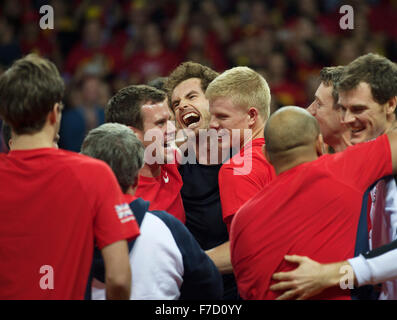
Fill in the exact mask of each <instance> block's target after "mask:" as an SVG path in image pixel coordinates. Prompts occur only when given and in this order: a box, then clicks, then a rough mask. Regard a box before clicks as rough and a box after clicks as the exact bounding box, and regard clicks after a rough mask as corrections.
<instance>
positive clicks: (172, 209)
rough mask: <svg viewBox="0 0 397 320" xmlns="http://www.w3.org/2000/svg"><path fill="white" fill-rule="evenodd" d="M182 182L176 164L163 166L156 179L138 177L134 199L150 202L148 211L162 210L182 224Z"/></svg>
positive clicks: (183, 213)
mask: <svg viewBox="0 0 397 320" xmlns="http://www.w3.org/2000/svg"><path fill="white" fill-rule="evenodd" d="M182 185H183V182H182V178H181V175H180V174H179V171H178V166H177V165H176V164H163V165H162V166H161V173H160V175H159V176H157V177H154V178H152V177H145V176H142V175H140V176H139V180H138V188H137V190H136V192H135V197H137V198H142V199H144V200H147V201H150V207H149V210H164V211H167V212H168V213H170V214H172V215H173V216H174V217H175V218H177V219H178V220H180V221H181V222H182V223H183V224H184V223H185V221H186V216H185V209H184V207H183V202H182V197H181V193H180V191H181V188H182Z"/></svg>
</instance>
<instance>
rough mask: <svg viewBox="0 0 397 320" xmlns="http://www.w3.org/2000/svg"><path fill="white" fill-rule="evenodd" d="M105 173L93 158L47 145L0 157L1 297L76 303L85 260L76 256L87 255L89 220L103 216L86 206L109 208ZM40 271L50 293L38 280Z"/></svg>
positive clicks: (91, 231)
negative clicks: (47, 277) (49, 275)
mask: <svg viewBox="0 0 397 320" xmlns="http://www.w3.org/2000/svg"><path fill="white" fill-rule="evenodd" d="M103 170H106V171H108V172H109V175H107V176H104V175H103V173H104V172H103ZM109 176H110V178H113V177H112V176H111V175H110V169H109V168H108V167H107V166H105V164H103V163H101V162H100V161H97V160H94V159H91V158H88V157H86V156H82V155H78V154H74V153H70V152H66V151H62V150H57V149H52V148H43V149H36V150H16V151H11V152H10V153H9V154H8V155H1V156H0V190H2V192H1V193H0V203H1V207H0V252H1V254H0V255H1V257H2V258H1V260H0V273H1V275H0V287H1V288H2V289H1V290H0V298H1V299H10V298H11V299H21V298H22V299H47V298H50V299H82V297H83V293H84V289H85V285H86V282H87V279H88V272H89V268H90V263H91V261H90V259H82V258H81V257H91V255H92V250H93V239H94V221H95V219H102V218H103V217H102V216H101V215H96V212H98V211H94V209H98V210H104V207H106V206H109V207H110V208H111V206H113V205H114V203H110V200H109V201H106V198H109V197H110V198H112V197H113V196H114V192H113V191H112V190H111V189H110V190H109V189H107V187H106V186H107V184H109V183H114V180H113V179H111V181H109V179H110V178H109ZM94 189H96V190H94ZM93 191H95V192H93ZM109 193H110V194H109ZM113 199H114V197H113ZM100 201H103V203H102V204H101V203H100ZM106 202H108V203H106ZM100 206H102V207H103V208H102V209H99V207H100ZM116 222H117V220H116ZM108 223H114V221H113V222H110V221H109V222H108ZM115 229H116V230H117V227H115ZM104 236H105V234H103V235H99V240H100V241H98V245H100V247H102V246H103V243H101V242H103V241H104V240H105V239H101V238H102V237H104ZM117 236H118V235H117V232H115V234H114V235H113V236H112V237H113V238H114V237H117ZM106 237H109V235H106ZM106 241H107V240H106ZM43 266H50V267H51V268H52V270H53V279H54V282H53V285H54V287H53V288H52V286H51V284H50V282H51V280H48V281H44V283H43V281H41V278H43V277H44V276H45V275H46V273H44V272H42V270H41V268H42V267H43ZM64 274H68V276H67V277H64V276H62V277H61V276H60V275H64ZM44 280H45V277H44ZM46 286H48V289H46Z"/></svg>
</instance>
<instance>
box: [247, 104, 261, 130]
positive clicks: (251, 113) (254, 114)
mask: <svg viewBox="0 0 397 320" xmlns="http://www.w3.org/2000/svg"><path fill="white" fill-rule="evenodd" d="M258 114H259V113H258V110H257V109H256V108H253V107H251V108H249V109H248V117H249V119H248V126H249V127H250V128H251V127H253V126H254V124H255V122H256V121H257V119H258Z"/></svg>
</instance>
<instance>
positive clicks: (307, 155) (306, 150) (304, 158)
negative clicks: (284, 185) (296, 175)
mask: <svg viewBox="0 0 397 320" xmlns="http://www.w3.org/2000/svg"><path fill="white" fill-rule="evenodd" d="M317 159H318V155H317V152H316V150H315V149H314V148H313V147H309V146H301V147H297V148H294V149H292V150H287V151H285V152H282V153H281V154H278V155H274V156H273V159H272V165H273V167H274V170H275V171H276V174H277V175H279V174H281V173H283V172H285V171H287V170H290V169H292V168H294V167H296V166H299V165H301V164H303V163H306V162H311V161H314V160H317Z"/></svg>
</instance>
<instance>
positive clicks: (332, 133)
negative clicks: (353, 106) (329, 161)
mask: <svg viewBox="0 0 397 320" xmlns="http://www.w3.org/2000/svg"><path fill="white" fill-rule="evenodd" d="M343 68H344V67H343V66H338V67H326V68H323V69H322V70H321V72H320V81H321V83H320V85H319V87H318V89H317V91H316V93H315V96H314V101H313V102H312V103H311V105H310V106H309V107H308V108H307V111H309V112H310V113H311V114H312V116H314V117H315V118H316V119H317V121H318V124H319V125H320V131H321V134H322V135H323V138H324V142H325V143H326V144H327V145H328V146H329V147H330V148H332V149H330V150H329V151H331V152H340V151H343V150H344V149H346V148H347V147H348V146H349V145H351V144H350V130H349V129H348V128H347V127H346V125H345V124H343V123H341V122H342V115H341V111H340V107H339V105H338V91H337V90H336V86H337V84H338V82H339V80H340V77H341V76H342V72H343Z"/></svg>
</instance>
